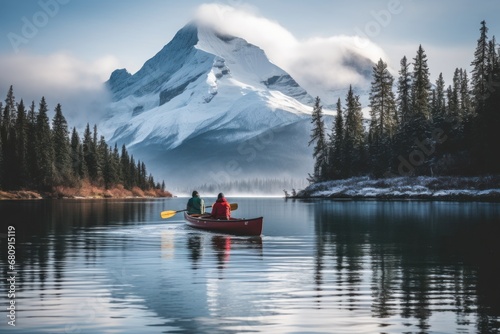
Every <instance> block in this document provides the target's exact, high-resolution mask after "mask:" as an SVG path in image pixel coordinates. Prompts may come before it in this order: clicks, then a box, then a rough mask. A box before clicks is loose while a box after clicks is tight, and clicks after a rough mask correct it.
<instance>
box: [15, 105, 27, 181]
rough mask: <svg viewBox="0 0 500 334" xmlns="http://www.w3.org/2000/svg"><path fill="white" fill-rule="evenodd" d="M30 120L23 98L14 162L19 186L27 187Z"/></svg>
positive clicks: (16, 132)
mask: <svg viewBox="0 0 500 334" xmlns="http://www.w3.org/2000/svg"><path fill="white" fill-rule="evenodd" d="M27 131H28V120H27V115H26V108H25V107H24V102H23V100H21V101H20V102H19V104H18V105H17V115H16V124H15V129H14V132H15V137H16V142H15V145H14V146H15V155H16V160H15V162H14V163H13V165H14V166H15V172H14V173H13V174H14V175H15V182H16V186H17V187H21V188H23V187H26V186H27V185H28V180H29V178H28V161H27V154H28V153H27V147H28V134H27Z"/></svg>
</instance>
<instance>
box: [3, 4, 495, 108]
mask: <svg viewBox="0 0 500 334" xmlns="http://www.w3.org/2000/svg"><path fill="white" fill-rule="evenodd" d="M203 4H210V5H204V6H202V5H203ZM200 12H201V13H202V15H203V16H204V17H209V18H211V19H212V20H213V21H216V22H218V23H219V24H220V25H221V26H223V27H224V29H226V30H228V31H234V32H235V35H239V36H241V37H244V38H246V39H247V40H249V41H250V42H251V43H253V44H256V45H258V46H260V47H261V48H263V49H264V50H265V51H266V53H267V54H268V55H269V57H270V58H271V59H272V61H273V62H275V63H276V64H277V65H279V66H281V67H283V68H285V69H286V70H289V68H287V67H290V66H296V64H297V63H298V62H304V61H306V60H307V59H310V60H311V61H310V62H308V64H310V65H311V64H313V65H311V67H310V72H311V73H313V74H311V73H309V79H307V78H304V79H303V80H314V79H318V80H322V79H323V78H322V77H321V76H319V75H320V74H321V73H320V72H321V70H322V69H323V70H324V71H323V72H324V76H325V77H326V76H327V75H328V76H331V73H330V72H329V71H328V69H327V67H328V66H329V61H330V59H332V60H331V63H332V66H331V68H332V73H337V72H335V71H338V70H339V69H337V68H335V57H336V54H337V53H338V52H340V51H341V50H343V49H345V48H346V45H347V47H348V48H358V49H359V50H360V52H361V53H362V54H364V55H366V56H368V57H370V58H372V59H375V60H376V59H378V58H380V57H383V58H384V60H385V61H387V62H388V63H389V65H390V67H392V68H393V69H395V70H397V69H399V61H400V59H401V58H402V57H403V56H404V55H406V56H407V57H408V58H410V59H411V58H413V57H414V56H415V54H416V50H417V49H418V46H419V44H422V46H423V47H424V49H425V50H426V53H427V56H428V59H429V67H430V71H431V76H432V80H433V81H434V80H435V79H436V77H437V75H438V74H439V72H443V74H444V76H445V80H446V84H449V83H450V80H451V76H452V73H453V70H454V69H455V68H456V67H463V68H466V69H469V65H470V62H471V61H472V58H473V52H474V49H475V46H476V42H477V39H478V37H479V26H480V22H481V20H486V22H487V26H488V27H489V36H492V35H497V36H498V38H499V40H500V20H499V17H500V1H498V0H476V1H467V0H440V1H436V0H434V1H432V0H366V1H365V0H358V1H352V0H338V1H334V0H328V1H327V0H309V1H303V0H301V1H299V0H256V1H240V0H227V1H220V2H206V1H197V0H184V1H166V0H163V1H161V0H143V1H136V0H134V1H130V0H125V1H123V0H122V1H111V0H23V1H19V0H0V96H2V95H3V94H5V93H6V92H7V89H8V86H9V85H10V84H14V85H15V92H17V93H16V96H17V97H24V98H25V99H26V100H31V99H35V100H39V98H40V97H41V95H46V96H51V97H53V98H55V99H59V100H63V101H65V98H67V96H69V97H70V99H73V100H75V99H76V100H77V101H78V100H79V99H80V100H84V99H86V97H87V96H95V95H97V92H98V90H99V89H98V88H96V87H97V86H98V85H99V83H102V82H103V81H105V80H107V79H108V78H109V75H110V73H111V72H112V71H113V70H114V69H116V68H124V67H125V68H127V69H128V70H129V72H131V73H134V72H136V71H137V70H138V69H139V68H140V67H141V66H142V64H144V62H145V61H146V60H147V59H149V58H151V57H152V56H153V55H154V54H156V53H157V52H158V51H159V50H160V49H161V48H162V47H163V46H164V45H165V44H167V43H168V42H169V41H170V40H171V39H172V37H173V36H174V34H175V33H176V32H177V31H178V30H179V29H180V28H182V27H183V26H184V25H185V24H186V23H187V22H188V21H189V20H190V19H191V18H193V16H194V15H195V13H200ZM355 36H360V37H361V38H357V37H355ZM368 40H369V41H368ZM339 50H340V51H339ZM306 63H307V62H306ZM314 64H317V66H316V67H317V68H316V69H315V68H314V67H315V66H314ZM307 70H308V68H304V69H302V72H300V71H297V70H296V75H298V76H301V75H307V73H304V72H305V71H307ZM315 70H317V73H318V74H314V71H315ZM339 76H341V74H339ZM343 78H344V80H346V82H347V81H348V80H355V78H350V77H348V76H345V77H343ZM296 79H300V78H296ZM298 81H299V83H300V80H298ZM2 100H3V98H2ZM51 102H52V104H55V103H56V101H49V104H50V103H51ZM75 112H76V111H75Z"/></svg>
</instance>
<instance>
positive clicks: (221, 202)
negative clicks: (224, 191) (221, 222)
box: [212, 197, 231, 219]
mask: <svg viewBox="0 0 500 334" xmlns="http://www.w3.org/2000/svg"><path fill="white" fill-rule="evenodd" d="M212 217H214V218H216V219H229V218H231V206H230V205H229V202H228V201H227V199H226V198H225V197H223V198H221V199H218V200H217V201H216V202H215V204H214V205H213V206H212Z"/></svg>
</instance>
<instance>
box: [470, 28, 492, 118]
mask: <svg viewBox="0 0 500 334" xmlns="http://www.w3.org/2000/svg"><path fill="white" fill-rule="evenodd" d="M487 34H488V28H487V27H486V22H485V21H481V28H480V36H479V39H478V41H477V46H476V51H475V52H474V60H473V61H472V63H471V66H472V78H471V85H472V87H471V88H472V95H473V104H474V109H475V112H476V113H481V112H482V111H483V109H484V100H485V98H486V97H487V92H488V75H489V72H488V70H489V61H488V57H489V55H490V51H489V43H488V36H487Z"/></svg>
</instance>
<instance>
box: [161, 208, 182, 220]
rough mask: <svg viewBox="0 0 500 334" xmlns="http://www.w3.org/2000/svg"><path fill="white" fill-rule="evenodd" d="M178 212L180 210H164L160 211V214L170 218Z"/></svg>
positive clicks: (162, 216)
mask: <svg viewBox="0 0 500 334" xmlns="http://www.w3.org/2000/svg"><path fill="white" fill-rule="evenodd" d="M177 212H178V211H174V210H169V211H162V212H161V213H160V216H161V218H163V219H168V218H170V217H173V216H175V214H176V213H177Z"/></svg>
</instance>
